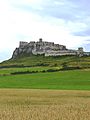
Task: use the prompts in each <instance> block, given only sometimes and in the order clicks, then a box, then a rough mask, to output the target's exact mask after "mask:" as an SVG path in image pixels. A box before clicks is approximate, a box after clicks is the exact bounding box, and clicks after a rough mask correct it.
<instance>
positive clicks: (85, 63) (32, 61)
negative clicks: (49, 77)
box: [0, 55, 90, 68]
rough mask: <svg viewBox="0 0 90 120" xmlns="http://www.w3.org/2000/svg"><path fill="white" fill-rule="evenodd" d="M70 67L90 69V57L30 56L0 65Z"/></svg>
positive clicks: (0, 65)
mask: <svg viewBox="0 0 90 120" xmlns="http://www.w3.org/2000/svg"><path fill="white" fill-rule="evenodd" d="M64 64H65V65H66V66H68V67H81V68H90V56H89V57H86V56H84V57H78V56H58V57H44V56H40V55H39V56H30V57H19V58H17V59H10V60H7V61H4V62H2V63H1V64H0V67H25V66H27V67H28V66H29V67H34V66H50V67H56V66H58V67H62V66H63V65H64Z"/></svg>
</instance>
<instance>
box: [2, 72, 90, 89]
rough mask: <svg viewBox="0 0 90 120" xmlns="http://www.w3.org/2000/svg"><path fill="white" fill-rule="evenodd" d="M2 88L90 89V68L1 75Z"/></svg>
mask: <svg viewBox="0 0 90 120" xmlns="http://www.w3.org/2000/svg"><path fill="white" fill-rule="evenodd" d="M0 88H24V89H62V90H90V70H68V71H58V72H45V73H32V74H19V75H1V76H0Z"/></svg>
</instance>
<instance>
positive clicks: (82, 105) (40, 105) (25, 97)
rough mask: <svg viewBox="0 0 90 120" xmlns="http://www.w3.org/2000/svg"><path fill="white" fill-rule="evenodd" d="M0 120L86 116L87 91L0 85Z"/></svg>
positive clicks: (89, 113) (89, 110)
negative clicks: (14, 87) (15, 87)
mask: <svg viewBox="0 0 90 120" xmlns="http://www.w3.org/2000/svg"><path fill="white" fill-rule="evenodd" d="M0 120H90V91H65V90H64V91H62V90H28V89H27V90H24V89H0Z"/></svg>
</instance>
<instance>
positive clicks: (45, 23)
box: [0, 0, 90, 60]
mask: <svg viewBox="0 0 90 120" xmlns="http://www.w3.org/2000/svg"><path fill="white" fill-rule="evenodd" d="M42 2H43V1H42V0H10V1H8V0H3V1H2V2H0V58H1V59H2V60H3V59H5V57H2V53H3V54H5V55H6V58H7V57H9V56H11V53H12V52H13V50H14V49H15V47H17V46H18V42H19V41H20V40H24V41H28V42H29V41H30V40H35V41H37V40H38V39H39V38H40V37H42V38H43V39H44V40H46V41H53V42H55V43H59V44H64V45H66V46H67V47H68V48H77V47H79V46H81V45H82V44H84V42H85V40H86V39H89V38H90V37H89V36H88V38H87V37H78V36H73V35H72V33H73V32H79V31H82V30H84V29H86V27H87V24H86V23H83V22H75V23H73V22H71V21H69V22H66V20H64V19H59V18H55V17H50V16H41V15H40V14H38V13H36V12H33V11H25V10H24V9H23V10H22V9H20V8H19V5H21V4H22V5H31V6H32V7H34V8H35V7H38V8H39V7H40V9H41V8H42V4H43V3H42ZM56 4H59V3H58V1H57V2H56ZM14 5H15V6H14ZM16 6H18V7H16ZM48 9H49V8H48ZM7 50H8V51H7ZM6 51H7V52H6Z"/></svg>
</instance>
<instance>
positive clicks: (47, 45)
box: [12, 38, 90, 58]
mask: <svg viewBox="0 0 90 120" xmlns="http://www.w3.org/2000/svg"><path fill="white" fill-rule="evenodd" d="M22 54H28V55H42V54H43V55H45V56H62V55H78V56H83V55H90V53H89V52H84V51H83V48H82V47H81V48H78V50H70V49H67V48H66V46H64V45H59V44H54V42H46V41H43V40H42V39H41V38H40V39H39V41H37V42H35V41H31V42H30V43H28V42H23V41H20V43H19V47H18V48H16V49H15V51H14V52H13V56H12V58H16V57H17V56H19V55H22Z"/></svg>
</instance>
